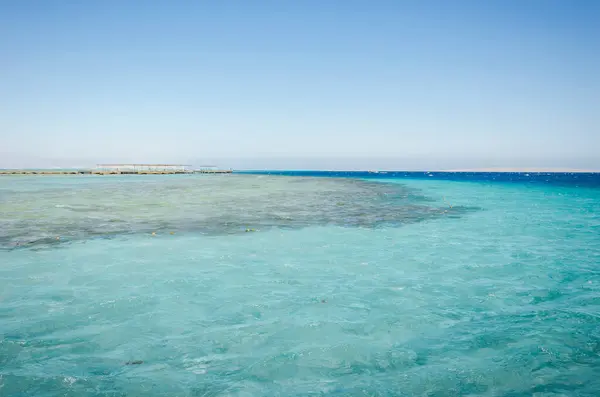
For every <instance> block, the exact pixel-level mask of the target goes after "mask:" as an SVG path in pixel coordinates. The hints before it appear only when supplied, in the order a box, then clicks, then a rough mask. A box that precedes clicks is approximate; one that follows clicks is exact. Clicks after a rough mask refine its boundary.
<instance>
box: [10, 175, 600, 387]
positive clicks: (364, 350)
mask: <svg viewBox="0 0 600 397" xmlns="http://www.w3.org/2000/svg"><path fill="white" fill-rule="evenodd" d="M271 174H273V175H268V174H266V173H262V174H259V175H248V174H244V175H220V176H215V175H213V176H209V175H166V176H134V175H132V176H105V177H103V176H83V175H82V176H62V177H61V176H38V177H34V176H18V177H13V176H9V177H0V226H1V227H0V396H2V397H4V396H10V397H12V396H44V397H46V396H48V397H49V396H72V397H76V396H77V397H78V396H87V397H92V396H94V397H95V396H111V397H116V396H490V397H491V396H506V397H509V396H510V397H516V396H596V395H598V390H600V188H599V186H598V175H592V174H552V175H547V174H534V173H530V174H529V176H527V175H525V174H523V175H521V174H479V173H478V174H468V173H432V174H428V173H397V174H395V173H387V174H382V173H379V174H368V173H331V172H327V173H318V172H286V173H282V172H278V173H271ZM275 174H276V175H275ZM430 175H432V176H430ZM305 176H310V177H309V178H308V177H305ZM319 176H327V177H326V178H324V177H319Z"/></svg>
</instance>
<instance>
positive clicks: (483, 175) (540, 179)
mask: <svg viewBox="0 0 600 397" xmlns="http://www.w3.org/2000/svg"><path fill="white" fill-rule="evenodd" d="M238 173H250V174H262V175H287V176H306V177H310V176H312V177H330V178H363V179H433V180H442V181H455V182H494V183H498V182H500V183H519V184H523V183H524V184H547V185H563V186H573V187H600V172H596V173H592V172H581V173H572V172H564V173H556V172H421V171H419V172H416V171H380V172H377V173H375V172H368V171H247V172H238Z"/></svg>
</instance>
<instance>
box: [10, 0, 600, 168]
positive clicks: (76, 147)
mask: <svg viewBox="0 0 600 397" xmlns="http://www.w3.org/2000/svg"><path fill="white" fill-rule="evenodd" d="M599 21H600V1H593V0H590V1H577V0H562V1H556V0H498V1H476V0H472V1H460V0H459V1H441V0H440V1H416V0H414V1H401V0H393V1H353V0H344V1H342V0H340V1H327V0H326V1H312V0H302V1H241V0H240V1H210V2H209V1H128V0H116V1H114V0H102V1H85V0H78V1H54V0H37V1H30V0H5V1H1V2H0V56H1V58H0V138H1V139H0V167H1V166H4V167H7V166H23V165H29V166H44V165H46V164H49V163H52V164H53V165H57V164H58V165H65V166H68V165H71V164H73V163H77V164H84V163H93V162H96V161H124V162H126V161H139V162H156V161H185V162H189V161H194V162H205V161H221V162H228V161H229V162H231V164H223V165H225V166H228V165H232V164H233V166H244V164H249V163H244V162H243V160H240V159H244V158H246V159H247V158H255V159H262V160H261V162H260V164H261V166H262V167H267V168H270V167H272V168H286V167H295V168H304V167H307V168H308V167H310V166H311V164H313V165H314V166H316V167H318V165H315V164H317V163H318V162H315V161H316V160H315V159H319V158H329V160H328V163H327V165H328V166H331V167H336V166H338V167H342V168H348V167H345V166H344V165H343V164H348V161H349V160H348V158H361V159H362V160H361V161H362V163H361V164H364V166H365V167H369V166H374V165H375V166H376V165H378V164H381V161H382V160H381V159H386V160H385V161H386V164H388V167H389V168H414V167H424V168H431V167H442V168H443V167H454V166H457V165H460V166H464V167H469V166H473V167H477V166H494V165H497V166H510V165H514V166H520V165H530V166H536V165H538V166H570V167H586V168H600V127H599V126H600V22H599ZM291 159H294V160H293V162H290V161H292V160H291ZM302 159H306V162H305V164H303V160H302ZM337 159H339V161H338V160H337ZM369 159H371V160H369ZM378 161H379V163H378ZM336 162H337V163H336ZM23 163H27V164H23ZM239 164H242V165H239ZM292 164H293V165H292ZM248 166H250V167H252V164H250V165H248Z"/></svg>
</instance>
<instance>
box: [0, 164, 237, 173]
mask: <svg viewBox="0 0 600 397" xmlns="http://www.w3.org/2000/svg"><path fill="white" fill-rule="evenodd" d="M232 172H233V170H231V169H229V170H224V169H219V168H217V167H216V166H200V167H198V168H192V166H191V165H188V164H98V165H96V168H95V169H80V170H74V169H56V170H35V169H19V170H0V175H173V174H231V173H232Z"/></svg>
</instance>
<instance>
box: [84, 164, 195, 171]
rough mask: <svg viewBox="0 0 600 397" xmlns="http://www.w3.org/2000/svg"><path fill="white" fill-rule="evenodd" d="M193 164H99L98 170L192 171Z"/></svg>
mask: <svg viewBox="0 0 600 397" xmlns="http://www.w3.org/2000/svg"><path fill="white" fill-rule="evenodd" d="M190 167H191V165H188V164H97V165H96V169H97V170H98V171H105V172H111V171H118V172H143V171H157V172H166V171H168V172H186V171H190Z"/></svg>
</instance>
